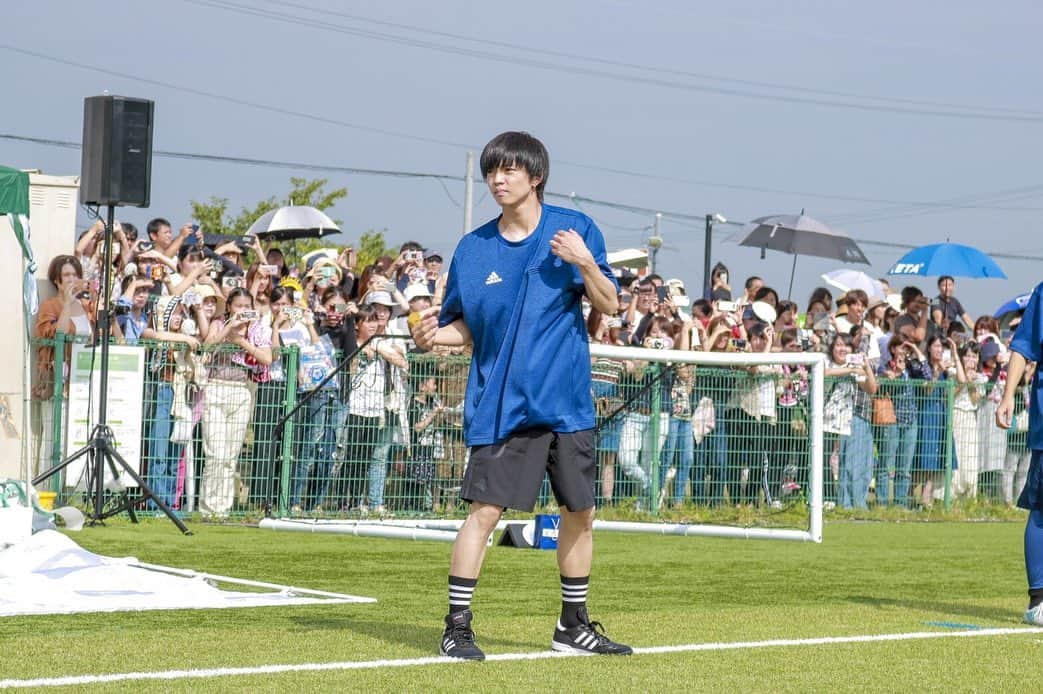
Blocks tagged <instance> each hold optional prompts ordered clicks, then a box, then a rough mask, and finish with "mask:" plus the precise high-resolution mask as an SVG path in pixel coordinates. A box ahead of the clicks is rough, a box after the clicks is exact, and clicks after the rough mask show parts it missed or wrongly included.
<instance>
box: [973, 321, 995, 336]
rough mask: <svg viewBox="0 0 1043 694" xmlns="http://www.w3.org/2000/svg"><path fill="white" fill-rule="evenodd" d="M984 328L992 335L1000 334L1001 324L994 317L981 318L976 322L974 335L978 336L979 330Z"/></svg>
mask: <svg viewBox="0 0 1043 694" xmlns="http://www.w3.org/2000/svg"><path fill="white" fill-rule="evenodd" d="M981 328H984V329H985V330H988V331H989V332H990V333H999V331H1000V322H999V321H998V320H996V319H995V318H993V317H992V316H979V317H978V320H976V321H974V335H975V336H977V335H978V330H980V329H981Z"/></svg>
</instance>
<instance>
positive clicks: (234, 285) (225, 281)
mask: <svg viewBox="0 0 1043 694" xmlns="http://www.w3.org/2000/svg"><path fill="white" fill-rule="evenodd" d="M221 286H222V287H227V288H228V289H238V288H239V287H241V286H243V278H242V277H223V278H221Z"/></svg>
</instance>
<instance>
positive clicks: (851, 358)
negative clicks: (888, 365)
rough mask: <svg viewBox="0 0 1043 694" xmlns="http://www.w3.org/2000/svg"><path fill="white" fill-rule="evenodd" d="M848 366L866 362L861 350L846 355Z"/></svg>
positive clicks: (860, 364)
mask: <svg viewBox="0 0 1043 694" xmlns="http://www.w3.org/2000/svg"><path fill="white" fill-rule="evenodd" d="M847 363H848V366H862V365H864V364H865V363H866V357H865V355H864V354H862V353H861V352H855V353H853V354H849V355H847Z"/></svg>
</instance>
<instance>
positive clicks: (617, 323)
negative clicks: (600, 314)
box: [608, 316, 623, 328]
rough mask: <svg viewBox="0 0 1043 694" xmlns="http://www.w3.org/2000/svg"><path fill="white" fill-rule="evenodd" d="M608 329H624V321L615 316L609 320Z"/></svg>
mask: <svg viewBox="0 0 1043 694" xmlns="http://www.w3.org/2000/svg"><path fill="white" fill-rule="evenodd" d="M608 327H609V328H622V327H623V321H622V319H620V318H617V317H615V316H613V317H612V318H609V319H608Z"/></svg>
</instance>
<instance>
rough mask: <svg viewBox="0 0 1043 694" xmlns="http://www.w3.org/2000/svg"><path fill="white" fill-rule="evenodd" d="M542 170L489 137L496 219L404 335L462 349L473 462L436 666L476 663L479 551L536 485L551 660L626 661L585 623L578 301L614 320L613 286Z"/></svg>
mask: <svg viewBox="0 0 1043 694" xmlns="http://www.w3.org/2000/svg"><path fill="white" fill-rule="evenodd" d="M549 168H550V159H549V157H548V155H547V150H546V148H544V146H543V144H542V143H541V142H540V141H539V140H537V139H536V138H534V137H532V136H531V135H529V134H528V133H520V132H506V133H503V134H501V135H498V136H497V137H495V138H493V140H492V141H491V142H489V144H488V145H486V146H485V149H484V150H483V151H482V156H481V169H482V175H483V176H484V177H485V181H486V184H488V186H489V192H490V194H491V195H492V197H493V199H495V200H496V202H497V204H499V205H500V208H501V209H502V214H501V215H500V216H499V217H498V218H496V219H493V220H492V221H490V222H488V223H486V224H484V225H482V226H481V227H479V228H477V229H475V230H474V231H473V232H471V233H470V234H468V235H467V236H465V237H464V238H463V239H462V240H461V241H460V244H459V245H458V246H457V248H456V252H455V253H454V254H453V259H452V264H451V265H450V267H449V276H448V279H447V282H446V288H445V298H444V300H443V303H442V307H441V312H440V313H439V309H437V308H432V309H428V310H427V311H425V312H424V313H423V314H422V319H421V321H420V323H419V324H418V325H417V327H416V329H415V331H414V338H415V339H416V342H417V345H419V346H420V347H421V348H424V349H430V348H431V347H433V346H435V345H444V346H461V345H465V344H469V343H470V344H473V346H474V351H473V357H472V360H471V373H470V375H469V376H468V380H467V392H466V395H465V403H464V433H465V439H466V443H467V445H468V446H469V447H470V451H471V455H470V461H469V463H468V466H467V470H466V472H465V473H464V479H463V483H462V486H461V489H460V496H461V497H462V498H463V499H464V500H466V501H468V502H470V504H471V508H470V512H469V513H468V516H467V520H466V521H464V524H463V526H462V527H461V528H460V532H459V535H458V536H457V539H456V542H455V543H454V545H453V552H452V558H451V560H450V567H449V614H448V615H447V616H446V618H445V632H444V634H443V636H442V643H441V653H442V654H443V655H446V656H449V657H453V658H464V659H468V660H482V659H484V658H485V654H484V653H482V651H481V649H480V648H478V646H477V645H476V643H475V638H474V632H473V631H472V629H471V620H472V614H471V609H470V606H471V597H472V596H473V594H474V589H475V586H476V585H477V583H478V574H479V572H480V571H481V567H482V560H483V559H484V557H485V548H486V543H487V541H488V539H489V536H490V534H491V533H492V532H493V530H494V529H495V528H496V523H497V521H499V520H500V516H501V514H502V513H503V510H504V509H505V508H515V509H522V510H529V511H531V510H532V509H533V507H534V506H535V504H536V499H537V496H538V494H539V490H540V486H541V484H542V482H543V477H544V474H545V473H546V474H549V475H550V480H551V488H552V489H553V490H554V496H555V498H556V499H557V501H558V505H559V506H560V507H561V525H560V526H559V533H558V568H559V570H560V573H561V595H562V608H561V617H560V619H559V621H558V624H557V627H556V628H555V630H554V636H553V637H552V640H551V647H552V648H553V649H554V650H558V651H565V652H578V653H598V654H605V655H629V654H630V653H632V650H631V649H630V647H629V646H624V645H622V644H618V643H615V642H613V641H612V640H610V639H609V638H608V637H607V636H605V634H604V631H603V630H601V631H599V627H600V626H601V625H600V624H599V623H598V622H591V621H590V618H589V616H588V614H587V608H586V598H587V587H588V583H589V579H590V566H591V560H592V557H593V532H592V530H593V523H594V471H595V461H594V435H593V429H594V405H593V402H592V399H591V396H590V350H589V347H588V342H587V333H586V326H585V323H584V320H583V313H582V304H581V300H582V297H583V295H584V294H585V295H586V296H587V298H589V299H590V302H591V304H592V305H593V306H594V308H596V309H597V310H599V311H601V312H602V313H605V314H608V315H612V314H614V313H615V312H616V310H617V296H618V292H619V285H618V284H617V283H616V281H615V279H614V278H613V275H612V271H611V268H610V267H609V266H608V262H607V260H606V258H605V240H604V238H603V237H602V235H601V231H600V230H599V229H598V228H597V226H596V225H595V224H594V222H593V221H591V219H590V218H589V217H587V216H586V215H584V214H581V213H579V212H576V211H574V210H567V209H563V208H558V207H552V206H550V205H544V204H543V188H544V185H545V184H546V181H547V174H548V171H549Z"/></svg>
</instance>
